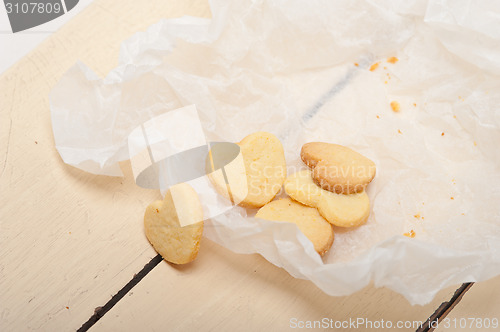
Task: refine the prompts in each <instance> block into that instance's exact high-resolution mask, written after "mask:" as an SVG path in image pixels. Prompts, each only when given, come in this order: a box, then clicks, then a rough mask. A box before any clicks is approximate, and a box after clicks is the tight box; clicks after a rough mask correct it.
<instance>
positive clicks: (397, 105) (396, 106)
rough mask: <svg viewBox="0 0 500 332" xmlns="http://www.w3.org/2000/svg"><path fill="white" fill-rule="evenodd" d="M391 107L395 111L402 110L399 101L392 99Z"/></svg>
mask: <svg viewBox="0 0 500 332" xmlns="http://www.w3.org/2000/svg"><path fill="white" fill-rule="evenodd" d="M391 108H392V110H393V111H394V112H399V111H400V110H401V105H399V103H398V102H397V101H391Z"/></svg>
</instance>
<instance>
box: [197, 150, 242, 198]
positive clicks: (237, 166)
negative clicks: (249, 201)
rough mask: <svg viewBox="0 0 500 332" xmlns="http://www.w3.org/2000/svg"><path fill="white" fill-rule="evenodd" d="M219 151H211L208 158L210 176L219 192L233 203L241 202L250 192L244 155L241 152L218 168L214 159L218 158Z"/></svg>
mask: <svg viewBox="0 0 500 332" xmlns="http://www.w3.org/2000/svg"><path fill="white" fill-rule="evenodd" d="M218 153H219V152H218V151H215V152H213V151H212V150H211V151H210V153H209V158H207V164H208V167H207V173H208V178H209V179H210V181H211V182H212V184H213V185H214V187H215V189H216V190H217V192H218V193H220V194H221V195H222V196H224V197H225V198H227V199H229V200H230V201H231V203H232V204H235V205H236V204H239V203H241V202H242V201H243V200H244V199H245V198H246V197H247V194H248V185H247V173H246V170H245V162H244V160H243V155H242V154H241V151H240V153H239V154H238V155H237V156H236V157H235V158H234V159H233V160H231V161H230V162H229V163H227V164H226V165H224V166H223V167H220V168H219V169H217V167H214V162H213V160H214V159H218V158H219V156H218Z"/></svg>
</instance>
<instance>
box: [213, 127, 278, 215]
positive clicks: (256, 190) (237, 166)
mask: <svg viewBox="0 0 500 332" xmlns="http://www.w3.org/2000/svg"><path fill="white" fill-rule="evenodd" d="M238 145H239V146H240V149H241V155H242V156H243V166H244V167H242V166H241V163H238V162H237V161H236V160H235V161H234V162H232V163H231V164H232V165H230V167H228V169H227V170H226V179H224V176H223V174H222V171H221V170H218V171H215V172H214V174H212V175H210V176H209V178H210V180H211V181H212V183H213V184H214V186H215V187H216V189H217V191H218V192H220V193H222V194H223V195H224V196H226V197H228V196H231V197H232V200H233V201H234V203H235V204H237V203H239V205H241V206H243V207H250V208H259V207H262V206H264V205H265V204H266V203H268V202H270V201H271V200H272V199H273V198H274V196H276V194H277V193H278V192H279V191H280V189H281V186H282V185H283V181H285V178H286V162H285V153H284V151H283V146H282V145H281V142H280V141H279V139H278V138H277V137H276V136H274V135H273V134H270V133H266V132H256V133H254V134H251V135H248V136H247V137H245V138H244V139H243V140H242V141H241V142H239V143H238ZM224 169H226V167H224ZM243 174H244V176H245V177H246V182H245V181H242V180H241V176H243ZM226 180H227V182H226ZM243 185H246V188H242V186H243ZM235 189H236V190H235ZM225 193H227V194H225ZM236 193H237V194H236ZM242 193H246V196H245V197H241V195H242ZM233 196H234V197H233Z"/></svg>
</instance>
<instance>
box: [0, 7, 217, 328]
mask: <svg viewBox="0 0 500 332" xmlns="http://www.w3.org/2000/svg"><path fill="white" fill-rule="evenodd" d="M185 14H191V15H198V16H205V17H206V16H209V7H208V4H207V2H206V1H205V0H204V1H174V0H171V1H164V0H154V1H148V2H140V1H131V0H129V1H113V0H97V1H95V2H94V3H92V4H91V5H90V6H89V7H88V8H86V9H85V10H84V11H83V12H82V13H81V14H79V15H78V16H77V17H75V19H74V20H71V21H70V22H69V23H68V24H66V25H65V26H64V27H63V28H61V29H60V30H59V31H58V32H56V33H55V34H54V35H53V36H51V37H49V38H48V39H47V40H46V41H44V42H43V43H42V44H41V45H40V46H39V47H37V48H36V49H35V50H34V51H33V52H31V53H30V54H29V55H27V56H26V57H25V58H23V59H22V60H21V61H20V62H18V63H17V64H16V65H14V66H13V67H12V68H10V69H9V70H8V71H6V72H5V73H4V74H3V75H2V76H0V202H1V204H0V243H1V247H0V330H2V331H27V330H45V331H61V330H75V329H77V328H78V327H80V326H81V324H82V323H83V322H84V321H86V320H87V319H88V318H89V317H90V316H91V315H92V313H93V312H94V308H95V307H96V306H99V305H102V303H105V302H106V301H107V300H108V299H109V298H110V296H111V295H113V294H115V293H116V292H117V291H118V290H119V289H120V288H121V287H122V286H123V285H124V284H125V283H127V282H128V281H129V280H130V279H131V278H132V277H133V275H134V273H135V272H137V271H139V270H140V269H141V268H142V267H143V266H144V265H145V264H146V263H148V262H149V260H150V259H151V258H152V257H154V256H155V255H156V253H155V252H154V251H153V250H152V248H151V246H150V245H149V243H148V242H147V239H146V238H145V236H144V232H143V225H142V215H143V212H144V209H145V207H146V206H147V204H149V203H150V202H151V201H152V200H154V199H156V198H158V197H159V193H158V192H157V191H150V190H144V189H141V188H139V187H137V186H136V185H135V184H134V182H133V177H132V175H131V172H130V167H129V165H128V164H127V163H125V164H124V165H123V166H124V167H123V168H124V169H125V173H126V177H125V178H123V179H122V178H111V177H104V176H95V175H91V174H87V173H84V172H81V171H79V170H77V169H74V168H72V167H69V166H67V165H65V164H63V162H62V161H61V159H60V157H59V155H58V154H57V152H56V150H55V148H54V140H53V136H52V129H51V122H50V112H49V104H48V94H49V91H50V90H51V88H52V86H53V85H54V84H55V83H56V82H57V81H58V79H59V78H60V77H61V75H62V74H63V73H64V72H65V71H66V70H67V69H68V68H69V67H70V66H72V65H73V64H74V63H75V62H76V61H77V60H81V61H83V62H84V63H86V64H88V65H89V66H90V67H92V68H93V69H94V70H95V71H96V72H97V73H98V74H100V75H104V74H106V73H107V72H108V71H109V70H111V69H112V68H114V67H115V66H116V65H117V59H118V52H119V46H120V43H121V42H122V41H123V40H124V39H125V38H127V37H129V36H131V35H132V34H133V33H134V32H137V31H140V30H145V29H146V28H147V27H148V26H149V25H151V24H153V23H155V22H157V21H158V20H160V19H161V18H165V17H179V16H182V15H185Z"/></svg>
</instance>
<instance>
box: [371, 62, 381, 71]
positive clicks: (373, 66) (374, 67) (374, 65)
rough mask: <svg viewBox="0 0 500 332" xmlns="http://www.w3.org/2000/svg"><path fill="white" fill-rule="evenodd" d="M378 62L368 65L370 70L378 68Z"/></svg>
mask: <svg viewBox="0 0 500 332" xmlns="http://www.w3.org/2000/svg"><path fill="white" fill-rule="evenodd" d="M379 63H380V62H375V63H374V64H373V65H372V66H371V67H370V71H374V70H375V69H377V68H378V65H379Z"/></svg>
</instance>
